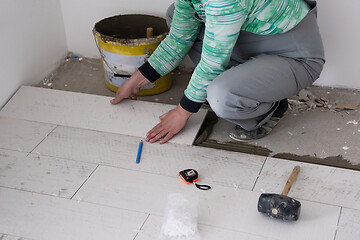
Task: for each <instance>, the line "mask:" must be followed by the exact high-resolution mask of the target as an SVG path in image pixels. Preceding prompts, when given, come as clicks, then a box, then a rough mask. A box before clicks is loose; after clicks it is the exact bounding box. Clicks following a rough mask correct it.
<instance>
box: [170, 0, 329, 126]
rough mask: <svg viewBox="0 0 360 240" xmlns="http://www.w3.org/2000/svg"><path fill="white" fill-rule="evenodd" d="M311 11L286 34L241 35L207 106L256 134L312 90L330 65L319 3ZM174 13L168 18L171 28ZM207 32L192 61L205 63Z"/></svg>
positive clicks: (200, 38)
mask: <svg viewBox="0 0 360 240" xmlns="http://www.w3.org/2000/svg"><path fill="white" fill-rule="evenodd" d="M306 2H307V3H308V4H309V6H310V7H311V11H310V12H309V13H308V14H307V15H306V16H305V18H304V19H303V20H302V21H301V22H300V23H299V24H298V25H296V26H295V27H294V28H293V29H291V30H290V31H288V32H286V33H280V34H273V35H258V34H253V33H250V32H245V31H241V32H240V34H239V37H238V40H237V42H236V44H235V47H234V50H233V52H232V55H231V59H230V64H229V69H228V70H226V71H225V72H223V73H222V74H220V75H219V76H217V77H216V78H215V79H214V80H213V81H212V82H211V83H210V85H209V86H208V87H207V101H208V102H209V104H210V107H211V108H212V110H213V111H214V112H215V113H216V115H217V116H219V117H221V118H223V119H225V120H227V121H230V122H232V123H234V124H237V125H240V126H241V127H242V128H244V129H246V130H248V131H251V130H255V129H257V128H259V127H261V126H262V125H263V124H264V123H266V122H267V121H268V120H269V119H270V117H271V116H272V114H273V112H274V111H275V109H276V106H277V105H278V104H279V101H280V100H282V99H284V98H287V97H289V96H292V95H294V94H297V93H298V92H299V91H300V90H301V89H303V88H305V87H308V86H310V85H311V84H312V83H313V82H314V81H315V80H316V79H318V78H319V76H320V73H321V71H322V69H323V65H324V63H325V58H324V48H323V44H322V40H321V36H320V33H319V28H318V25H317V21H316V14H317V8H316V2H315V1H310V0H306ZM173 12H174V6H173V5H171V6H170V7H169V9H168V12H167V22H168V24H169V25H170V22H171V19H172V16H173ZM203 36H204V26H203V27H202V30H201V31H200V33H199V35H198V37H197V39H196V41H195V42H194V45H193V46H192V48H191V50H190V52H189V56H190V58H191V59H192V61H193V62H194V64H195V65H197V64H198V63H199V61H200V59H201V52H202V41H203Z"/></svg>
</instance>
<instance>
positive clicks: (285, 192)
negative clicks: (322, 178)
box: [281, 166, 300, 196]
mask: <svg viewBox="0 0 360 240" xmlns="http://www.w3.org/2000/svg"><path fill="white" fill-rule="evenodd" d="M299 172H300V166H296V167H294V169H293V171H292V173H291V175H290V177H289V179H288V180H287V182H286V184H285V187H284V190H283V191H282V193H281V195H284V196H287V195H288V193H289V191H290V188H291V186H292V184H293V183H294V181H295V179H296V177H297V175H298V174H299Z"/></svg>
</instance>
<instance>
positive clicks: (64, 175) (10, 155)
mask: <svg viewBox="0 0 360 240" xmlns="http://www.w3.org/2000/svg"><path fill="white" fill-rule="evenodd" d="M96 166H97V165H96V164H89V163H82V162H77V161H72V160H64V159H60V158H54V157H44V156H38V155H36V154H30V155H29V156H26V153H21V152H16V151H10V150H1V149H0V186H2V187H8V188H16V189H21V190H26V191H30V192H37V193H43V194H49V195H54V196H59V197H65V198H71V197H72V196H73V195H74V193H75V192H76V190H77V189H79V187H80V186H81V185H82V184H83V183H84V181H85V180H86V179H87V178H88V176H89V175H90V174H91V173H92V172H93V170H94V169H95V168H96Z"/></svg>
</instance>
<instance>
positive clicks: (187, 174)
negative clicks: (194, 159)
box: [179, 169, 211, 190]
mask: <svg viewBox="0 0 360 240" xmlns="http://www.w3.org/2000/svg"><path fill="white" fill-rule="evenodd" d="M179 176H180V177H181V178H182V180H184V182H186V183H195V182H196V181H197V180H198V179H199V174H198V172H197V171H196V170H195V169H185V170H182V171H180V172H179ZM195 186H196V187H197V188H198V189H201V190H209V189H211V187H210V186H209V185H200V184H197V183H195Z"/></svg>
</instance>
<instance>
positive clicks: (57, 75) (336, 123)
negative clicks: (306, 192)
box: [38, 58, 360, 170]
mask: <svg viewBox="0 0 360 240" xmlns="http://www.w3.org/2000/svg"><path fill="white" fill-rule="evenodd" d="M190 76H191V72H189V71H186V69H182V68H177V69H175V70H174V71H173V73H172V78H173V84H172V87H171V88H170V89H169V90H168V91H166V92H164V93H161V94H157V95H153V96H142V97H138V99H139V100H142V101H152V102H159V103H167V104H174V105H176V104H178V103H179V101H180V99H181V97H182V95H183V91H184V90H185V88H186V86H187V83H188V81H189V79H190ZM38 86H39V87H45V88H53V89H58V90H66V91H73V92H82V93H88V94H95V95H104V96H114V95H115V93H114V92H112V91H110V90H109V89H108V88H107V87H106V85H105V80H104V72H103V68H102V64H101V60H100V59H89V58H81V59H78V58H72V59H68V60H67V61H65V62H64V64H62V65H61V66H60V67H59V68H58V69H57V70H56V71H54V73H53V74H51V75H50V76H49V77H48V78H46V79H44V80H43V81H42V82H41V83H39V85H38ZM307 92H308V93H310V95H311V96H312V97H314V96H316V97H317V98H318V99H319V98H323V99H325V101H326V103H327V104H326V105H325V107H324V106H318V107H315V108H314V106H313V108H311V107H310V106H307V105H305V104H304V103H303V102H298V101H297V100H299V97H298V96H293V97H291V99H292V100H293V105H291V104H290V107H292V109H290V110H289V111H288V112H287V113H286V115H285V117H284V118H283V119H282V120H281V121H280V123H279V124H278V126H277V127H275V128H274V130H273V131H272V132H271V133H270V134H269V135H268V136H266V137H265V138H263V139H261V140H258V141H254V142H251V143H238V142H234V141H233V140H232V139H231V138H230V137H229V136H228V133H229V131H230V130H231V129H232V128H233V127H234V125H233V124H231V123H228V122H226V121H225V120H222V119H219V121H218V122H217V123H216V124H215V125H214V126H213V128H212V132H211V133H210V134H209V135H208V136H207V139H205V140H204V141H202V142H200V143H199V144H198V145H200V146H204V147H211V148H219V149H227V150H231V151H239V152H246V153H252V154H258V155H265V156H273V157H279V158H283V159H290V160H297V161H302V162H311V163H317V164H322V165H328V166H336V167H343V168H349V169H356V170H360V158H359V157H358V154H359V153H360V124H359V122H360V111H359V108H358V107H357V108H356V109H355V110H351V109H343V108H341V109H336V108H337V107H339V106H341V105H343V104H347V105H348V104H351V105H355V106H356V105H358V106H360V91H359V90H350V89H333V88H323V87H310V88H308V89H307ZM308 102H310V101H308ZM312 102H314V101H312ZM299 104H301V105H299ZM204 107H205V108H208V107H207V106H204ZM352 107H353V106H352ZM208 109H209V108H208ZM205 125H206V121H205Z"/></svg>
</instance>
